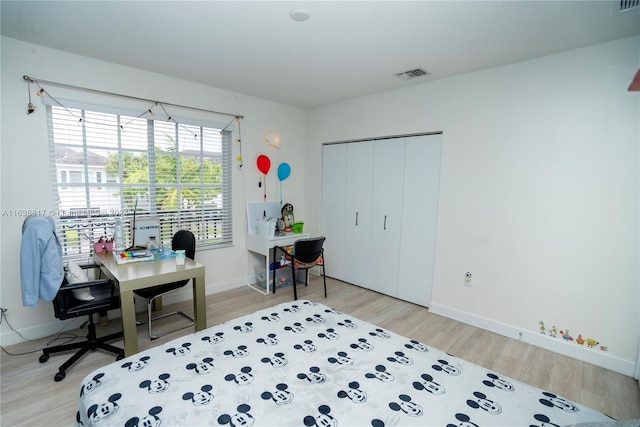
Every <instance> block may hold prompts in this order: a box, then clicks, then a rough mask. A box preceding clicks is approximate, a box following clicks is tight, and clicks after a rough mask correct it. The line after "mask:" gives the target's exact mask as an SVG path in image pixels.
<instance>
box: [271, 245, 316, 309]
mask: <svg viewBox="0 0 640 427" xmlns="http://www.w3.org/2000/svg"><path fill="white" fill-rule="evenodd" d="M324 241H325V237H323V236H320V237H312V238H308V239H299V240H296V241H295V242H294V243H293V245H291V246H287V247H286V248H283V247H281V246H276V250H275V251H274V252H275V254H276V259H277V257H278V251H280V252H282V253H283V254H284V256H285V259H287V260H288V261H290V266H291V274H292V276H291V277H292V284H293V299H294V300H297V299H298V289H297V288H296V283H297V281H298V280H297V277H298V275H297V274H298V271H300V270H304V271H305V280H304V285H305V286H307V285H308V284H309V269H310V268H313V267H315V266H319V267H321V268H322V280H323V283H324V297H325V298H326V297H327V278H326V276H325V269H324V267H325V263H324V248H323V245H324ZM272 277H273V292H274V293H275V291H276V287H277V286H276V273H275V270H272Z"/></svg>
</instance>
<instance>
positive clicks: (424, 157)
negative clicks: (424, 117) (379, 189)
mask: <svg viewBox="0 0 640 427" xmlns="http://www.w3.org/2000/svg"><path fill="white" fill-rule="evenodd" d="M441 150H442V135H426V136H416V137H410V138H407V139H406V143H405V165H404V197H403V200H404V201H403V207H402V247H401V249H400V273H399V281H398V298H400V299H403V300H406V301H410V302H413V303H415V304H420V305H424V306H428V305H429V303H430V301H431V290H432V287H433V266H434V263H435V250H436V230H437V226H438V224H437V222H438V192H439V189H440V153H441Z"/></svg>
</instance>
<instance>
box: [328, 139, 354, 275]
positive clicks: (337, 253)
mask: <svg viewBox="0 0 640 427" xmlns="http://www.w3.org/2000/svg"><path fill="white" fill-rule="evenodd" d="M346 182H347V145H346V144H333V145H325V146H324V147H323V149H322V234H323V235H324V236H325V237H326V240H325V242H324V251H325V260H326V271H325V272H326V274H327V276H329V277H333V278H336V279H343V277H344V274H345V268H346V265H347V264H348V257H347V255H346V253H345V247H344V224H345V209H346V205H345V203H346V193H347V190H346V185H345V183H346Z"/></svg>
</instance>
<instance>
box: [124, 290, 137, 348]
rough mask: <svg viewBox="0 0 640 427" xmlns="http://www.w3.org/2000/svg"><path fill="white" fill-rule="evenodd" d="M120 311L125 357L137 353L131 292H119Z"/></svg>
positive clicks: (134, 315)
mask: <svg viewBox="0 0 640 427" xmlns="http://www.w3.org/2000/svg"><path fill="white" fill-rule="evenodd" d="M120 309H121V311H122V333H123V336H124V355H125V357H127V356H131V355H132V354H136V353H137V352H138V331H137V330H136V310H135V307H134V303H133V291H126V292H122V291H120Z"/></svg>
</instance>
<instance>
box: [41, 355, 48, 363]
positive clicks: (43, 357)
mask: <svg viewBox="0 0 640 427" xmlns="http://www.w3.org/2000/svg"><path fill="white" fill-rule="evenodd" d="M38 360H39V361H40V363H44V362H46V361H47V360H49V355H48V354H43V355H41V356H40V359H38Z"/></svg>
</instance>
